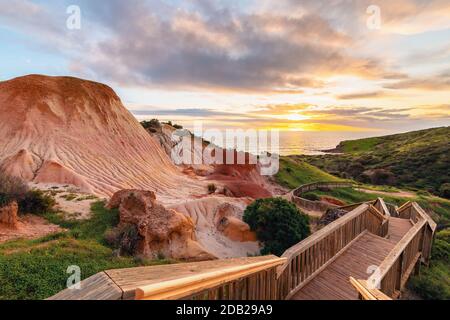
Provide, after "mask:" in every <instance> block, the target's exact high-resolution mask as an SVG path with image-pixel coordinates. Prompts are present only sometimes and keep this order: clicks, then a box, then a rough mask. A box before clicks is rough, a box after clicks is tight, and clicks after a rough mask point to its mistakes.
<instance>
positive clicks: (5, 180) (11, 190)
mask: <svg viewBox="0 0 450 320" xmlns="http://www.w3.org/2000/svg"><path fill="white" fill-rule="evenodd" d="M28 190H29V188H28V185H27V184H26V183H25V181H23V180H22V179H20V178H17V177H13V176H10V175H8V174H6V173H5V172H3V171H0V206H3V205H6V204H8V203H10V202H11V201H14V200H15V201H19V200H20V199H23V198H24V197H25V195H26V194H27V192H28Z"/></svg>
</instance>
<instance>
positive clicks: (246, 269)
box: [136, 258, 286, 300]
mask: <svg viewBox="0 0 450 320" xmlns="http://www.w3.org/2000/svg"><path fill="white" fill-rule="evenodd" d="M285 262H286V259H283V258H277V259H271V260H267V261H262V262H256V263H253V264H249V265H244V266H234V267H229V268H222V269H220V270H216V271H212V272H207V273H201V274H198V275H195V276H190V277H184V278H179V279H175V280H169V281H163V282H159V283H154V284H151V285H147V286H143V287H140V288H137V289H136V299H138V300H141V299H145V300H164V299H173V300H175V299H180V298H183V297H186V296H189V295H192V294H194V293H195V292H201V291H202V290H206V289H208V288H212V287H215V286H222V285H224V284H226V283H229V282H231V281H235V280H237V279H240V278H246V277H248V278H249V281H250V283H249V286H250V288H249V290H250V292H249V293H250V298H251V299H255V298H256V292H255V291H256V290H254V289H255V288H256V279H255V276H256V274H257V273H258V272H261V271H264V270H267V269H271V268H275V267H276V266H278V265H280V264H282V263H285ZM249 276H250V277H249Z"/></svg>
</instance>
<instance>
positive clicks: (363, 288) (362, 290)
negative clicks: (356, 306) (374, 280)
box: [350, 277, 392, 300]
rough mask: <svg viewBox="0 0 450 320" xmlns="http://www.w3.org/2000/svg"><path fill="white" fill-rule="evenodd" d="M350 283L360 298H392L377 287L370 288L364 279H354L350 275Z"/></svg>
mask: <svg viewBox="0 0 450 320" xmlns="http://www.w3.org/2000/svg"><path fill="white" fill-rule="evenodd" d="M350 283H351V284H352V285H353V287H355V289H356V291H358V296H359V299H360V300H392V299H391V298H390V297H388V296H387V295H385V294H384V293H383V292H381V291H380V290H378V289H371V288H369V286H368V285H367V282H366V281H364V280H356V279H355V278H353V277H350Z"/></svg>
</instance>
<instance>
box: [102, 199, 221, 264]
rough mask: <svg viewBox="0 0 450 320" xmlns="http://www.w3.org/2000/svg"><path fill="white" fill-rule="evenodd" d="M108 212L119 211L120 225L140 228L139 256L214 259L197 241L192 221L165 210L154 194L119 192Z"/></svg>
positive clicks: (175, 212)
mask: <svg viewBox="0 0 450 320" xmlns="http://www.w3.org/2000/svg"><path fill="white" fill-rule="evenodd" d="M108 208H110V209H114V208H118V209H119V212H120V224H122V225H123V224H127V225H130V224H131V225H135V226H136V227H137V230H138V233H139V235H140V237H141V239H140V240H139V243H138V245H137V251H138V254H142V255H144V256H149V257H153V258H154V257H157V256H159V255H163V256H164V257H167V258H173V259H178V260H188V261H202V260H211V259H215V257H214V256H213V255H211V254H210V253H208V252H207V251H206V250H205V249H204V248H203V247H202V246H201V245H200V244H199V243H198V242H197V241H196V238H195V225H194V223H193V221H192V219H190V218H189V217H187V216H185V215H183V214H182V213H179V212H177V211H175V210H172V209H166V208H165V207H163V206H162V205H161V204H159V203H158V202H157V201H156V196H155V194H154V193H153V192H151V191H142V190H122V191H119V192H117V193H115V194H114V195H113V197H112V198H111V200H110V202H109V203H108Z"/></svg>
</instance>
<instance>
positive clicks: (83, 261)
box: [0, 202, 171, 300]
mask: <svg viewBox="0 0 450 320" xmlns="http://www.w3.org/2000/svg"><path fill="white" fill-rule="evenodd" d="M91 210H92V218H91V219H89V220H84V221H75V220H74V221H69V220H64V218H63V217H62V215H61V214H58V213H47V214H46V215H45V217H46V218H47V219H48V220H50V221H51V222H53V223H55V224H58V225H60V226H61V227H63V228H66V229H68V231H67V232H64V233H58V234H54V235H50V236H46V237H44V238H41V239H36V240H18V241H11V242H7V243H4V244H1V245H0V265H1V266H2V267H1V268H0V300H16V299H20V300H21V299H30V300H34V299H45V298H48V297H50V296H52V295H54V294H56V293H58V292H59V291H61V290H64V289H65V288H66V282H67V278H68V277H69V276H70V274H67V268H68V267H69V266H73V265H76V266H79V267H80V268H81V272H82V274H81V276H82V279H86V278H88V277H90V276H92V275H94V274H96V273H98V272H100V271H103V270H108V269H115V268H128V267H137V266H143V265H156V264H165V263H170V262H171V261H169V260H154V261H150V260H146V259H141V258H136V257H131V256H123V257H121V256H119V255H118V254H117V252H115V247H114V246H113V245H111V244H108V242H107V241H106V239H105V234H106V231H107V230H110V229H112V228H114V227H115V226H117V224H118V222H119V214H118V212H117V210H108V209H106V208H105V206H104V202H96V203H94V204H92V208H91Z"/></svg>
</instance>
